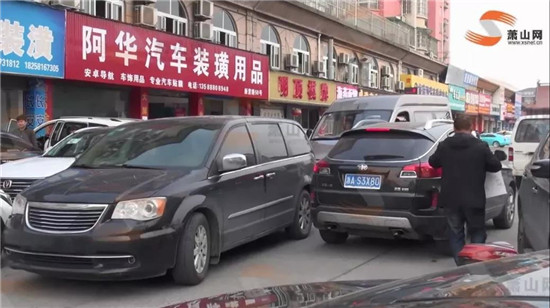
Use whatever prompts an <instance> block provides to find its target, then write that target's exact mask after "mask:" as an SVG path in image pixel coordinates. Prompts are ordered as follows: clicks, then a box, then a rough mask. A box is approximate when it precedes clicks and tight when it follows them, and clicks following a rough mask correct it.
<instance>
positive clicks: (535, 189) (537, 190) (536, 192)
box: [531, 186, 539, 194]
mask: <svg viewBox="0 0 550 308" xmlns="http://www.w3.org/2000/svg"><path fill="white" fill-rule="evenodd" d="M531 190H532V191H533V193H534V194H538V193H539V189H538V188H537V187H536V186H533V188H531Z"/></svg>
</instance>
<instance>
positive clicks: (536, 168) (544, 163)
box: [531, 159, 550, 179]
mask: <svg viewBox="0 0 550 308" xmlns="http://www.w3.org/2000/svg"><path fill="white" fill-rule="evenodd" d="M531 174H533V176H535V177H537V178H543V179H548V178H550V159H541V160H537V161H536V162H534V163H533V165H531Z"/></svg>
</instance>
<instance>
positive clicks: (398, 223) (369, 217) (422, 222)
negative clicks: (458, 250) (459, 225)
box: [312, 206, 447, 240]
mask: <svg viewBox="0 0 550 308" xmlns="http://www.w3.org/2000/svg"><path fill="white" fill-rule="evenodd" d="M312 214H313V223H314V225H315V227H317V228H318V229H330V230H334V231H340V232H347V233H350V234H358V235H368V236H375V237H388V236H391V237H393V236H394V235H399V237H402V238H410V239H425V238H426V237H428V238H433V239H436V240H442V239H445V238H446V230H447V221H446V218H445V216H443V213H442V212H441V211H430V213H429V216H428V215H426V216H424V215H415V214H412V213H410V212H408V211H390V210H381V209H349V208H347V209H345V211H343V210H342V208H341V207H335V206H318V207H316V208H314V209H312Z"/></svg>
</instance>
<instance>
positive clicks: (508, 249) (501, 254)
mask: <svg viewBox="0 0 550 308" xmlns="http://www.w3.org/2000/svg"><path fill="white" fill-rule="evenodd" d="M517 254H518V252H517V250H516V249H515V248H514V246H512V245H511V244H509V243H507V242H494V243H487V244H468V245H465V246H464V248H463V249H462V250H461V251H460V252H459V253H458V260H459V265H466V264H471V263H477V262H484V261H490V260H496V259H500V258H505V257H511V256H515V255H517Z"/></svg>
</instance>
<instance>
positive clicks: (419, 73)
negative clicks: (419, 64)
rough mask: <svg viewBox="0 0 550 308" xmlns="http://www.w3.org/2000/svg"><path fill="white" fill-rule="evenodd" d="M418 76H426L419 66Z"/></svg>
mask: <svg viewBox="0 0 550 308" xmlns="http://www.w3.org/2000/svg"><path fill="white" fill-rule="evenodd" d="M416 76H419V77H424V70H423V69H421V68H419V69H417V70H416Z"/></svg>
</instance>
